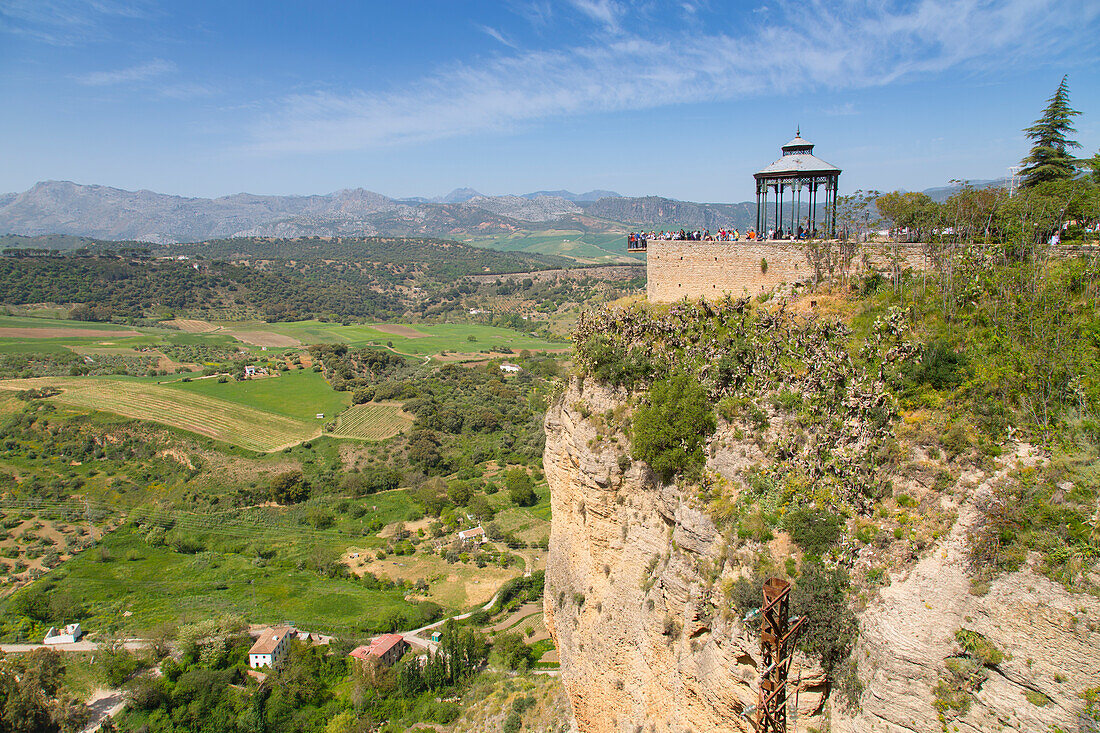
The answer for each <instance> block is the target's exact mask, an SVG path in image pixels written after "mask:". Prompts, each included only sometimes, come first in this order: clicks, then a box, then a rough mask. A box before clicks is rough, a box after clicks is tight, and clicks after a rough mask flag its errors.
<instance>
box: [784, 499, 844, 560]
mask: <svg viewBox="0 0 1100 733" xmlns="http://www.w3.org/2000/svg"><path fill="white" fill-rule="evenodd" d="M784 525H785V526H786V528H787V532H789V533H790V535H791V539H792V540H794V541H795V542H797V543H798V546H799V547H801V548H802V549H803V550H804V551H805V552H806V554H808V555H821V554H822V553H824V552H826V551H827V550H829V549H830V548H832V547H833V546H834V545H836V543H837V540H839V539H840V534H841V528H842V527H843V526H844V522H843V520H841V518H840V517H839V516H837V515H836V514H831V513H829V512H823V511H818V510H816V509H801V508H800V509H795V510H794V511H792V512H790V513H789V514H787V516H786V519H785V520H784Z"/></svg>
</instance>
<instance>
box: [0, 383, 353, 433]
mask: <svg viewBox="0 0 1100 733" xmlns="http://www.w3.org/2000/svg"><path fill="white" fill-rule="evenodd" d="M209 381H212V380H209ZM43 386H55V387H59V388H61V389H63V390H64V391H63V392H62V393H61V394H60V395H58V396H57V397H54V398H52V399H54V400H56V401H58V402H61V403H64V404H67V405H74V406H78V407H86V408H89V409H93V410H102V411H105V412H113V413H115V414H117V415H122V416H124V417H131V418H135V419H138V420H149V421H151V422H156V423H160V424H162V425H168V426H169V427H174V428H180V429H183V430H188V431H190V432H194V433H198V434H199V435H205V436H207V437H210V438H214V439H216V440H221V441H224V442H226V443H230V444H232V445H239V446H241V447H242V448H249V449H251V450H257V451H270V450H275V449H277V448H279V447H281V446H284V445H286V444H289V443H297V442H299V441H302V440H306V439H308V438H310V437H312V436H314V435H317V434H319V433H320V425H319V424H318V421H317V420H316V419H315V418H313V415H312V413H311V414H310V415H309V417H308V418H301V417H296V416H288V415H287V414H283V413H277V412H271V411H268V410H263V409H257V408H254V407H250V406H248V405H246V404H244V403H243V402H234V401H232V400H229V399H225V398H219V397H212V396H209V395H206V394H201V393H192V392H188V391H185V390H182V389H178V388H176V387H175V386H164V385H158V384H156V383H155V382H153V381H152V380H150V379H140V378H139V379H125V380H124V379H111V378H100V377H83V378H81V377H41V378H36V379H10V380H4V381H0V389H8V390H13V389H14V390H22V389H29V388H31V387H43ZM217 386H219V387H226V388H227V389H228V390H232V389H234V388H236V387H239V386H241V385H240V384H229V385H217ZM226 394H231V392H230V391H227V393H226ZM333 394H336V393H333Z"/></svg>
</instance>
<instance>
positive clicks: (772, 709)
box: [746, 578, 805, 733]
mask: <svg viewBox="0 0 1100 733" xmlns="http://www.w3.org/2000/svg"><path fill="white" fill-rule="evenodd" d="M790 599H791V584H790V583H788V582H787V581H785V580H782V579H780V578H770V579H769V580H768V581H767V582H766V583H764V605H763V606H761V608H760V611H759V615H760V656H761V663H762V664H763V665H764V668H763V669H762V670H761V671H760V692H759V696H758V698H757V703H756V706H755V709H753V710H752V711H751V712H750V711H746V713H748V715H746V717H747V718H748V721H749V722H750V723H751V724H752V727H753V728H754V729H755V730H756V733H787V674H788V673H789V672H790V669H791V659H792V658H793V657H794V642H795V640H796V639H797V638H798V633H799V631H801V629H802V622H803V621H804V620H805V619H802V618H791V617H790V616H789V615H788V612H789V610H790ZM796 699H797V698H796Z"/></svg>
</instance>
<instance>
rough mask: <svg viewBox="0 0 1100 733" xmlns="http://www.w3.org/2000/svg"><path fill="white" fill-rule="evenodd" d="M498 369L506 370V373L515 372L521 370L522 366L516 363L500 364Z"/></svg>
mask: <svg viewBox="0 0 1100 733" xmlns="http://www.w3.org/2000/svg"><path fill="white" fill-rule="evenodd" d="M500 371H502V372H507V373H508V374H517V373H519V372H522V371H523V367H521V366H519V365H517V364H501V365H500Z"/></svg>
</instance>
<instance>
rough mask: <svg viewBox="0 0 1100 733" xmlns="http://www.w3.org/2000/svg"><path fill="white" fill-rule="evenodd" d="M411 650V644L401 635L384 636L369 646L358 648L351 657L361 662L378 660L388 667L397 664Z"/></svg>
mask: <svg viewBox="0 0 1100 733" xmlns="http://www.w3.org/2000/svg"><path fill="white" fill-rule="evenodd" d="M408 649H409V642H407V641H405V637H403V636H401V634H382V636H379V637H377V638H376V639H375V640H374V641H372V642H371V643H370V645H369V646H357V647H355V648H354V649H352V650H351V654H350V655H349V656H351V657H354V658H355V659H359V660H361V661H364V662H366V661H369V660H371V659H377V660H378V661H379V662H381V663H382V664H384V665H386V666H387V667H389V666H391V665H393V664H395V663H396V662H397V660H398V659H400V658H401V657H403V656H404V655H405V652H406V651H408Z"/></svg>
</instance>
